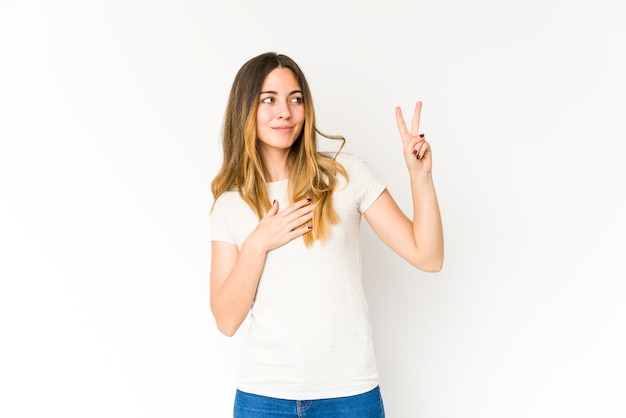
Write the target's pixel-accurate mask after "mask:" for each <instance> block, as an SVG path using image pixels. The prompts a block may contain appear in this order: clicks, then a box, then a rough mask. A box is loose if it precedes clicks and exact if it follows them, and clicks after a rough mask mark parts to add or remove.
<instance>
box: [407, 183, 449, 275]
mask: <svg viewBox="0 0 626 418" xmlns="http://www.w3.org/2000/svg"><path fill="white" fill-rule="evenodd" d="M411 194H412V197H413V237H414V239H415V246H416V250H417V251H416V254H418V255H419V264H420V265H421V266H422V269H423V270H426V271H439V270H441V267H442V265H443V254H444V249H443V227H442V223H441V213H440V211H439V203H438V201H437V193H436V192H435V185H434V183H433V178H432V173H430V172H429V173H411Z"/></svg>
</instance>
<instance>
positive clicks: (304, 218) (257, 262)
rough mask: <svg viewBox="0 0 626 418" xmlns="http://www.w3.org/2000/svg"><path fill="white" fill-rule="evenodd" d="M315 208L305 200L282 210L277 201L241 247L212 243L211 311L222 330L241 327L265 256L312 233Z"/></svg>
mask: <svg viewBox="0 0 626 418" xmlns="http://www.w3.org/2000/svg"><path fill="white" fill-rule="evenodd" d="M314 207H315V206H314V205H312V204H311V202H310V201H308V200H307V199H305V200H301V201H299V202H296V203H294V204H292V205H291V206H289V207H287V208H286V209H285V210H283V211H281V212H280V213H278V203H277V202H274V204H273V205H272V208H271V209H270V210H269V211H268V213H267V214H266V215H265V216H264V217H263V219H261V221H260V222H259V224H258V225H257V227H256V228H255V230H254V231H253V232H252V233H251V234H250V235H249V236H248V238H246V240H245V241H244V243H243V245H242V246H241V250H238V248H237V246H236V245H235V244H230V243H226V242H218V241H213V242H212V244H211V285H210V293H211V311H212V312H213V316H214V317H215V321H216V323H217V327H218V329H219V330H220V331H221V332H222V333H224V334H225V335H227V336H232V335H234V334H235V332H236V331H237V329H239V326H240V325H241V323H242V322H243V321H244V319H245V318H246V316H247V315H248V312H249V311H250V308H251V307H252V303H253V302H254V298H255V295H256V289H257V286H258V284H259V279H260V278H261V273H262V272H263V267H264V266H265V256H266V255H267V253H268V252H269V251H271V250H273V249H275V248H278V247H280V246H281V245H284V244H286V243H287V242H289V241H291V240H292V239H294V238H297V237H300V236H302V235H304V234H305V233H307V232H309V231H310V230H311V227H310V226H307V225H306V224H307V222H309V221H310V220H311V218H312V217H313V209H314Z"/></svg>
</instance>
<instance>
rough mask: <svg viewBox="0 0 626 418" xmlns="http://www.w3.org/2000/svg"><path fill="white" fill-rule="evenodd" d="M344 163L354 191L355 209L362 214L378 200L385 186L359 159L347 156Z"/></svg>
mask: <svg viewBox="0 0 626 418" xmlns="http://www.w3.org/2000/svg"><path fill="white" fill-rule="evenodd" d="M346 163H347V164H346V169H347V170H348V177H349V180H348V181H349V184H350V186H351V187H352V188H353V190H354V198H355V202H356V204H357V208H358V210H359V212H361V213H364V212H365V211H366V210H367V209H369V207H370V206H371V205H372V204H373V203H374V202H375V201H376V199H378V197H379V196H380V194H381V193H382V192H383V191H384V190H385V189H386V188H387V185H386V184H385V183H383V181H382V180H381V179H380V178H379V177H378V176H377V175H376V173H374V171H373V170H372V169H371V168H370V167H369V166H368V165H367V163H366V162H365V161H363V160H362V159H360V158H359V157H357V156H354V155H348V156H347V161H346Z"/></svg>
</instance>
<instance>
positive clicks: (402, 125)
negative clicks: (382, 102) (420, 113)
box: [396, 107, 409, 138]
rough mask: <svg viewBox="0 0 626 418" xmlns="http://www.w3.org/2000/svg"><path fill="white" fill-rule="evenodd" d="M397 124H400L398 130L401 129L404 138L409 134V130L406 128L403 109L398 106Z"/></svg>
mask: <svg viewBox="0 0 626 418" xmlns="http://www.w3.org/2000/svg"><path fill="white" fill-rule="evenodd" d="M396 125H398V131H400V135H401V136H402V138H404V137H405V136H407V135H408V134H409V130H408V129H407V128H406V123H405V122H404V117H403V116H402V109H400V107H396Z"/></svg>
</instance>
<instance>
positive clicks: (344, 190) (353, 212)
mask: <svg viewBox="0 0 626 418" xmlns="http://www.w3.org/2000/svg"><path fill="white" fill-rule="evenodd" d="M337 161H339V162H340V163H341V164H342V165H343V166H344V167H345V168H346V171H347V172H348V177H349V182H348V184H347V185H346V182H345V179H344V178H343V177H342V176H341V175H338V178H339V184H338V187H337V188H336V190H335V192H334V194H333V207H334V208H335V210H336V211H337V213H338V215H339V218H340V221H339V223H337V224H335V225H333V226H332V227H331V234H330V237H329V238H328V239H327V240H325V241H324V242H319V241H316V242H315V243H314V244H313V245H312V246H310V247H308V248H307V247H306V246H305V245H304V242H303V240H302V238H297V239H295V240H292V241H290V242H288V243H287V244H285V245H283V246H281V247H279V248H276V249H275V250H272V251H270V252H268V254H267V257H266V260H265V266H264V268H263V273H262V274H261V278H260V281H259V286H258V290H257V294H256V298H255V301H254V303H253V305H252V309H251V312H250V318H249V319H250V321H249V322H250V325H249V330H248V335H247V337H246V340H245V342H244V347H243V350H242V355H241V364H240V370H239V379H238V388H239V390H241V391H244V392H248V393H254V394H257V395H263V396H271V397H274V398H282V399H294V400H307V399H324V398H334V397H343V396H352V395H356V394H360V393H364V392H367V391H369V390H371V389H373V388H375V387H376V386H377V385H378V370H377V367H376V361H375V357H374V351H373V347H372V337H371V327H370V323H369V313H368V308H367V302H366V300H365V294H364V292H363V285H362V274H361V251H360V245H359V226H360V222H361V215H362V213H364V212H365V211H366V210H367V209H368V208H369V206H370V205H371V204H372V203H374V201H375V200H376V199H377V198H378V197H379V196H380V194H381V193H382V192H383V191H384V190H385V184H384V183H382V182H381V181H380V180H379V179H378V177H377V176H376V175H375V174H374V173H373V172H372V170H371V169H370V168H369V167H368V166H367V165H366V164H365V162H363V161H362V160H360V159H359V158H357V157H355V156H352V155H350V154H345V153H342V154H340V155H338V156H337ZM287 185H288V180H281V181H277V182H272V183H269V184H268V194H269V199H270V201H272V200H274V199H276V200H278V202H279V210H280V209H281V208H286V207H287V206H288V205H289V202H287V200H286V197H287ZM211 218H212V219H211V240H212V241H222V242H228V243H233V244H236V245H237V246H238V247H239V248H241V245H242V244H243V242H244V241H245V239H246V237H247V236H248V235H249V234H250V233H251V232H252V231H253V230H254V228H255V227H256V225H257V224H258V222H259V220H258V218H257V216H256V215H255V214H254V212H253V211H252V210H251V209H250V207H249V206H248V205H247V204H246V203H245V202H244V201H243V199H241V197H240V196H239V193H238V192H237V191H229V192H227V193H224V194H223V195H222V196H220V197H219V199H218V200H217V202H216V203H215V207H214V210H213V213H212V216H211ZM314 227H315V226H314Z"/></svg>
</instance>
